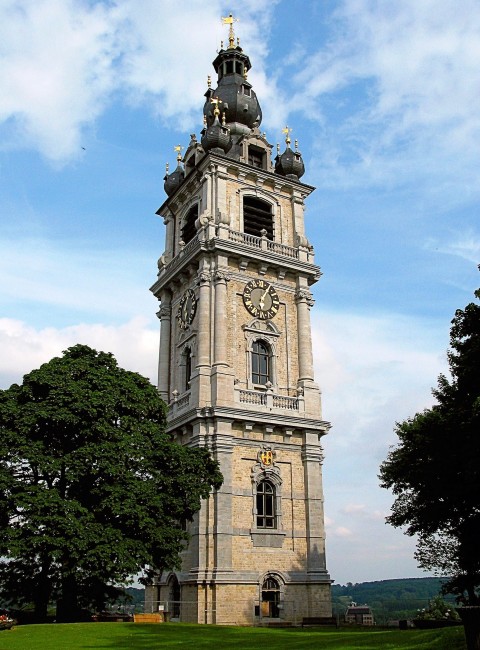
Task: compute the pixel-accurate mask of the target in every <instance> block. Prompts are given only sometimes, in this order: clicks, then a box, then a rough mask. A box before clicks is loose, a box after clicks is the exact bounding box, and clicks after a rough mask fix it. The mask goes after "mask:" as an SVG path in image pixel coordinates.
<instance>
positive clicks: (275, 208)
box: [237, 187, 281, 241]
mask: <svg viewBox="0 0 480 650" xmlns="http://www.w3.org/2000/svg"><path fill="white" fill-rule="evenodd" d="M237 192H238V195H239V202H240V205H239V208H240V209H239V218H240V223H239V228H238V229H239V231H240V232H245V230H244V224H243V210H244V208H243V199H244V197H245V196H252V197H253V198H255V199H261V200H262V201H265V203H268V205H270V206H271V208H272V232H273V239H272V241H277V223H278V215H279V213H280V209H281V206H280V203H278V201H274V200H272V197H271V195H270V194H268V193H267V192H264V191H263V190H258V189H253V188H251V187H246V188H242V189H239V190H237Z"/></svg>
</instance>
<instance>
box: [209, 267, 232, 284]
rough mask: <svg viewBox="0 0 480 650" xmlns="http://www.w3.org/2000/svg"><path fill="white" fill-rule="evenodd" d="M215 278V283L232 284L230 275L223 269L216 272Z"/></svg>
mask: <svg viewBox="0 0 480 650" xmlns="http://www.w3.org/2000/svg"><path fill="white" fill-rule="evenodd" d="M213 277H214V280H215V283H219V282H225V283H227V282H230V280H231V275H230V273H228V271H224V270H222V269H217V270H216V271H215V274H214V276H213Z"/></svg>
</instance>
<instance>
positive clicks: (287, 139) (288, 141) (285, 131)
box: [282, 126, 292, 145]
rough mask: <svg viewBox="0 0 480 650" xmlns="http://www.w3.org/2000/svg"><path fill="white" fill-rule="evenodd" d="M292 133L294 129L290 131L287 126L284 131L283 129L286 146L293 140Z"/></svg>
mask: <svg viewBox="0 0 480 650" xmlns="http://www.w3.org/2000/svg"><path fill="white" fill-rule="evenodd" d="M291 132H292V129H289V128H288V126H285V128H284V129H282V133H285V142H286V144H288V145H289V144H290V142H291V139H290V133H291Z"/></svg>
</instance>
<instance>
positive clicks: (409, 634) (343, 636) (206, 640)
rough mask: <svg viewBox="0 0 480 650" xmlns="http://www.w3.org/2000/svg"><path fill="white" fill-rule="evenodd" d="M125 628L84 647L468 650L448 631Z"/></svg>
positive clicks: (178, 625)
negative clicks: (104, 641)
mask: <svg viewBox="0 0 480 650" xmlns="http://www.w3.org/2000/svg"><path fill="white" fill-rule="evenodd" d="M127 625H128V627H127V626H122V627H123V628H124V632H125V634H124V635H122V637H120V636H116V638H115V639H113V638H112V639H111V644H110V643H107V644H105V645H103V644H102V645H85V646H82V648H85V650H87V649H88V650H90V649H91V648H97V649H98V650H100V649H103V650H110V649H113V648H115V649H116V650H123V649H126V648H135V649H136V648H138V649H141V650H154V649H155V650H158V649H159V648H162V649H163V648H173V647H175V648H179V647H180V648H198V649H199V650H200V649H203V648H209V649H212V648H213V649H215V648H218V649H219V650H225V649H229V648H241V649H242V650H265V648H266V647H272V648H275V650H283V649H284V648H285V650H287V649H288V650H292V649H293V650H296V649H305V650H308V649H313V648H315V650H318V648H322V649H323V648H325V649H328V650H330V649H332V650H334V649H336V650H341V649H345V650H354V649H356V648H358V649H359V650H360V649H361V650H369V649H375V650H378V648H382V650H390V649H391V650H394V649H397V648H398V649H401V648H405V649H407V648H409V649H412V650H413V649H415V648H418V650H429V649H431V650H465V648H466V645H465V641H464V634H463V627H459V628H453V629H445V630H428V631H424V630H405V631H400V630H395V629H393V630H392V629H381V628H376V629H374V630H372V629H370V630H368V629H364V628H363V629H362V628H356V629H355V628H354V629H351V628H340V629H338V630H336V629H333V628H328V629H325V628H323V629H318V628H316V629H312V628H310V629H301V628H290V629H288V628H287V629H267V628H251V627H245V628H243V627H224V626H213V625H208V626H206V625H205V626H204V625H189V624H182V623H176V624H166V625H148V624H143V625H142V624H127Z"/></svg>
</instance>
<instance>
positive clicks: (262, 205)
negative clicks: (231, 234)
mask: <svg viewBox="0 0 480 650" xmlns="http://www.w3.org/2000/svg"><path fill="white" fill-rule="evenodd" d="M252 164H253V163H252ZM262 164H263V163H262ZM262 230H265V231H266V233H267V234H266V237H267V239H273V216H272V206H271V205H270V203H267V202H266V201H262V199H259V198H257V197H256V196H244V197H243V232H245V233H246V234H247V235H255V236H256V237H261V236H262Z"/></svg>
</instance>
